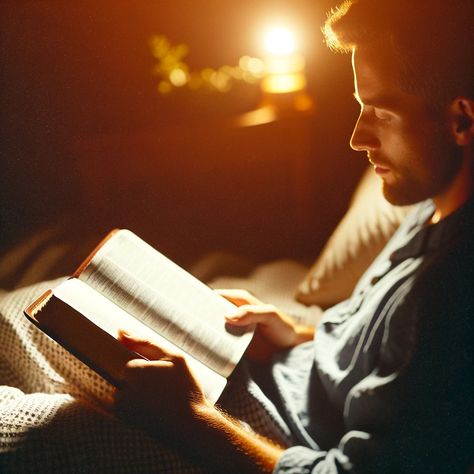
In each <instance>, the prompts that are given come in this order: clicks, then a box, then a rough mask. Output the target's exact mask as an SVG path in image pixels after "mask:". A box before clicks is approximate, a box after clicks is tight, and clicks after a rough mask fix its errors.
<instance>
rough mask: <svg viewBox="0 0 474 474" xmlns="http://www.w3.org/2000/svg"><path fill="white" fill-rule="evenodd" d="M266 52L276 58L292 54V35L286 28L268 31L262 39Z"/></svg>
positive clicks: (294, 40)
mask: <svg viewBox="0 0 474 474" xmlns="http://www.w3.org/2000/svg"><path fill="white" fill-rule="evenodd" d="M264 44H265V48H266V50H267V51H268V52H269V53H270V54H274V55H276V56H284V55H287V54H292V53H294V52H295V50H296V39H295V36H294V34H293V33H292V32H291V31H290V30H288V29H287V28H283V27H277V28H272V29H271V30H269V31H268V32H267V33H266V35H265V37H264Z"/></svg>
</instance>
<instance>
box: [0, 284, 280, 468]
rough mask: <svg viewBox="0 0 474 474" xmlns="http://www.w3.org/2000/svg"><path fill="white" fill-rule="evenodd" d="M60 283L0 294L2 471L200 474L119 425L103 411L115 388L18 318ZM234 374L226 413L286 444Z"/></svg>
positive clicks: (247, 383)
mask: <svg viewBox="0 0 474 474" xmlns="http://www.w3.org/2000/svg"><path fill="white" fill-rule="evenodd" d="M59 281H60V280H54V281H50V282H43V283H39V284H35V285H32V286H29V287H26V288H21V289H18V290H15V291H11V292H3V293H0V472H2V473H12V474H13V473H15V474H21V473H90V472H94V473H111V472H113V473H140V474H144V473H148V472H150V473H151V472H153V473H156V472H163V473H196V472H197V473H199V472H206V469H202V468H198V467H196V466H194V465H193V464H192V463H191V462H189V461H188V460H187V459H185V458H184V457H183V456H182V455H179V454H178V453H176V452H173V451H171V450H170V449H168V448H167V447H164V446H163V445H161V444H160V443H159V442H158V441H157V440H156V439H152V438H151V437H148V436H147V435H146V434H145V433H143V432H141V431H140V430H138V429H135V428H133V427H130V426H127V425H125V424H124V423H122V422H121V421H119V420H117V419H116V418H115V417H114V416H113V415H112V414H111V412H110V411H109V403H110V401H111V395H112V390H113V388H112V387H111V386H110V385H109V384H108V383H107V382H106V381H104V380H103V379H102V378H101V377H99V376H98V375H97V374H96V373H95V372H93V371H92V370H91V369H89V368H88V367H87V366H85V365H84V364H82V363H81V362H79V361H78V360H77V359H76V358H75V357H73V356H72V355H71V354H69V352H67V351H66V350H64V349H63V348H62V347H61V346H59V345H58V344H57V343H55V342H54V341H53V340H51V339H50V338H49V337H47V336H46V335H45V334H43V333H42V332H41V331H40V330H38V329H37V328H36V327H35V326H34V325H33V324H31V323H30V322H29V321H28V320H27V318H26V317H25V316H24V315H23V310H24V308H25V307H26V306H28V304H29V303H30V302H31V301H33V300H34V299H35V298H36V297H37V296H38V295H40V294H41V293H42V292H43V291H44V290H46V289H47V288H50V287H54V286H55V285H56V284H57V283H58V282H59ZM237 372H238V373H237V375H235V376H234V378H233V380H232V381H231V382H230V383H229V384H228V388H227V389H226V393H225V396H224V398H225V409H226V410H227V411H229V412H230V413H231V414H232V415H233V416H235V417H237V418H238V419H240V420H241V421H242V423H243V424H244V425H245V426H247V427H248V429H253V430H255V431H257V432H260V433H261V434H264V435H266V436H268V437H271V438H273V439H275V440H277V441H279V442H283V443H285V440H286V439H287V438H286V434H285V427H284V425H283V424H281V423H280V422H279V419H278V414H277V412H276V409H275V407H274V406H272V404H271V403H269V402H268V401H267V400H265V397H264V396H263V394H262V393H261V392H260V391H259V388H258V386H256V384H254V383H253V382H252V381H251V380H249V379H248V378H247V377H246V375H245V371H244V370H240V371H237ZM250 426H251V427H252V428H250Z"/></svg>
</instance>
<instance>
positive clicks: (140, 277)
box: [79, 230, 253, 377]
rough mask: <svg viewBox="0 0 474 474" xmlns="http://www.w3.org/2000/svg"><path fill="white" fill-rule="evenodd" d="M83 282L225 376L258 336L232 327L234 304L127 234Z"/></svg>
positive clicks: (110, 245) (105, 250)
mask: <svg viewBox="0 0 474 474" xmlns="http://www.w3.org/2000/svg"><path fill="white" fill-rule="evenodd" d="M79 278H80V279H81V280H82V281H84V282H85V283H87V284H88V285H90V286H91V287H92V288H94V289H95V290H97V291H98V292H100V293H101V294H102V295H104V296H105V297H106V298H109V299H110V300H112V301H113V302H114V303H115V304H116V305H117V306H119V307H120V308H122V309H123V310H124V311H126V312H128V313H130V314H131V315H133V316H135V317H136V318H137V319H138V320H140V321H141V322H142V323H143V324H145V325H147V326H148V327H150V328H151V329H153V330H154V331H156V332H158V333H159V334H161V335H162V336H163V337H164V338H166V339H167V340H169V341H171V342H173V343H174V344H175V345H177V346H179V347H181V348H182V349H183V350H184V351H185V352H187V353H189V354H192V355H193V356H194V357H195V358H196V359H198V360H199V361H201V362H202V363H203V364H205V365H207V366H209V367H210V368H211V369H213V370H215V371H216V372H218V373H220V374H221V375H223V376H224V377H228V376H229V375H230V373H231V372H232V370H233V369H234V367H235V365H236V364H237V362H238V361H239V360H240V358H241V357H242V355H243V352H244V351H245V349H246V347H247V346H248V343H249V342H250V339H251V337H252V334H253V328H246V329H242V328H239V329H235V328H230V327H228V326H227V325H226V323H225V318H224V317H225V316H228V315H231V314H234V313H235V311H236V307H235V306H234V305H233V304H232V303H230V302H229V301H227V300H225V299H224V298H222V297H221V296H219V295H218V294H216V293H215V292H214V291H213V290H212V289H211V288H209V287H208V286H207V285H205V284H204V283H202V282H200V281H199V280H198V279H196V278H194V277H193V276H192V275H191V274H189V273H188V272H186V271H185V270H183V269H182V268H181V267H179V266H178V265H176V264H175V263H174V262H172V261H171V260H169V259H168V258H167V257H165V256H164V255H162V254H161V253H159V252H158V251H156V250H155V249H153V248H152V247H151V246H149V245H148V244H147V243H145V242H144V241H143V240H141V239H140V238H139V237H137V236H136V235H135V234H133V233H132V232H130V231H127V230H120V231H119V232H117V233H116V234H114V235H113V237H112V238H111V239H110V240H108V241H107V242H106V244H105V245H104V246H103V247H101V248H100V249H99V251H98V252H97V253H96V254H95V255H94V257H93V258H92V260H91V262H90V263H89V265H88V266H87V267H86V268H85V270H84V271H83V272H82V273H81V274H80V275H79ZM231 331H232V332H231Z"/></svg>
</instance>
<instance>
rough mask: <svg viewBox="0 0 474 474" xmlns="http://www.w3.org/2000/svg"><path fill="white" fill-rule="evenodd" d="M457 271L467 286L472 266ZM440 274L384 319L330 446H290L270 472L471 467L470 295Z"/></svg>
mask: <svg viewBox="0 0 474 474" xmlns="http://www.w3.org/2000/svg"><path fill="white" fill-rule="evenodd" d="M471 260H472V259H471ZM471 263H472V262H471ZM462 267H464V265H461V266H460V267H459V268H458V270H461V273H460V274H461V275H463V276H464V277H465V278H468V280H467V281H474V279H471V280H469V277H472V276H473V270H472V268H471V269H470V270H466V269H465V267H464V270H465V271H463V268H462ZM442 270H443V269H442V268H439V271H433V269H431V272H430V278H425V279H424V278H420V279H419V281H417V282H416V284H415V285H414V287H413V288H412V289H411V290H410V291H409V292H408V293H407V295H406V297H405V298H404V300H403V301H402V302H401V303H400V304H399V305H398V306H397V308H396V309H395V310H394V311H393V314H392V315H391V317H390V318H388V319H387V320H386V321H385V327H384V332H383V338H382V346H381V349H380V351H379V353H378V357H379V361H378V363H377V364H376V369H375V370H374V371H373V372H372V373H370V374H369V375H368V376H367V377H365V378H364V379H362V380H361V381H360V382H359V383H358V384H357V385H355V386H354V387H353V388H352V389H351V390H350V392H349V394H348V396H347V398H346V402H345V406H344V423H345V429H346V432H345V434H344V435H343V436H342V438H341V439H340V441H339V443H338V445H337V446H334V447H333V448H331V449H328V450H326V451H317V450H312V449H309V448H306V447H303V446H294V447H291V448H289V449H287V450H286V451H284V453H283V455H282V456H281V458H280V460H279V462H278V464H277V466H276V467H275V470H274V473H275V474H283V473H284V474H289V473H291V474H293V473H294V474H296V473H308V474H309V473H311V474H318V473H325V474H330V473H331V474H332V473H345V472H354V473H363V474H369V473H382V472H383V473H392V472H393V473H401V472H403V473H404V474H406V473H417V474H419V473H421V472H423V473H431V472H433V473H435V472H436V473H438V474H439V473H458V472H459V473H465V472H467V470H468V469H469V467H470V466H471V468H472V467H473V466H474V430H473V429H472V426H473V423H474V396H473V394H474V370H473V337H474V330H473V320H474V317H473V315H474V304H473V296H472V291H466V290H468V289H469V286H470V284H465V283H464V284H462V283H459V281H458V280H456V279H454V278H453V279H452V281H447V280H446V277H447V276H448V280H449V274H450V272H447V273H446V272H444V271H442ZM444 270H446V268H444ZM407 328H410V329H409V330H407ZM400 341H403V343H402V344H401V343H400Z"/></svg>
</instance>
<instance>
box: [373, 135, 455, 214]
mask: <svg viewBox="0 0 474 474" xmlns="http://www.w3.org/2000/svg"><path fill="white" fill-rule="evenodd" d="M443 138H444V139H442V138H441V137H440V139H439V140H436V142H432V144H431V146H430V147H429V149H425V150H423V152H420V153H413V154H412V155H411V156H407V157H405V159H404V160H403V161H402V162H401V163H400V162H398V163H394V164H393V165H391V164H390V169H391V174H390V176H389V177H387V179H384V178H382V191H383V195H384V197H385V199H386V200H387V201H388V202H390V203H391V204H394V205H396V206H406V205H410V204H415V203H417V202H421V201H424V200H426V199H429V198H435V197H437V196H439V195H442V194H443V193H444V192H445V191H446V190H447V189H448V188H449V186H450V185H451V183H452V182H453V181H454V179H455V177H456V176H457V174H458V173H459V171H460V169H461V166H462V162H463V155H462V149H461V148H460V147H458V146H457V145H455V144H454V143H453V142H452V141H451V140H447V139H446V138H445V137H443ZM387 163H390V161H388V160H387Z"/></svg>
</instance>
